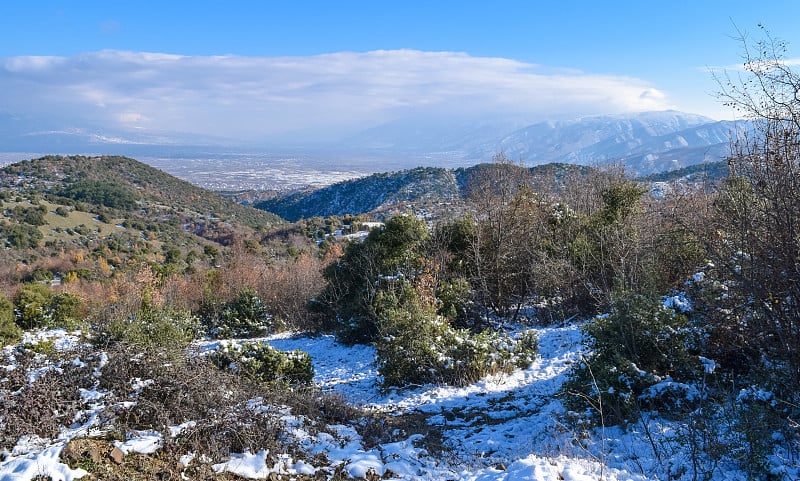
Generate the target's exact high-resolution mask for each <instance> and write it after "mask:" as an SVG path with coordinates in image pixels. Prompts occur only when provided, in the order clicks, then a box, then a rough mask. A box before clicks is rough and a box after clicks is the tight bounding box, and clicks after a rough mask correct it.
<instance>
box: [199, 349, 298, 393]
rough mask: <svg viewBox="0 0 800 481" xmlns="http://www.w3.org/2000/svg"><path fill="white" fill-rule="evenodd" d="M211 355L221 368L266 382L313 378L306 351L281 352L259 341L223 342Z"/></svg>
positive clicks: (292, 382) (212, 359)
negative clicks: (224, 343)
mask: <svg viewBox="0 0 800 481" xmlns="http://www.w3.org/2000/svg"><path fill="white" fill-rule="evenodd" d="M210 359H211V361H212V362H214V364H216V365H217V366H219V367H221V368H225V369H230V370H232V371H234V372H237V373H239V374H241V375H243V376H245V377H247V378H250V379H253V380H256V381H259V382H262V383H266V384H271V383H275V382H282V383H286V384H289V385H299V384H310V383H311V381H312V380H313V378H314V368H313V366H312V364H311V356H309V355H308V353H306V352H303V351H291V352H284V351H280V350H278V349H275V348H274V347H272V346H270V345H269V344H264V343H260V342H243V343H241V344H236V343H230V344H226V345H224V347H222V348H221V349H219V350H217V351H214V352H213V353H211V355H210Z"/></svg>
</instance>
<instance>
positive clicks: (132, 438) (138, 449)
mask: <svg viewBox="0 0 800 481" xmlns="http://www.w3.org/2000/svg"><path fill="white" fill-rule="evenodd" d="M127 438H128V440H127V441H125V442H121V441H115V442H114V446H116V447H118V448H119V449H120V450H121V451H122V452H123V453H125V454H129V453H139V454H152V453H154V452H156V451H158V450H159V449H161V447H162V446H163V445H164V440H163V439H162V438H161V434H160V433H158V432H156V431H131V432H129V433H128V434H127Z"/></svg>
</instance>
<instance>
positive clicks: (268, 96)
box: [0, 0, 800, 141]
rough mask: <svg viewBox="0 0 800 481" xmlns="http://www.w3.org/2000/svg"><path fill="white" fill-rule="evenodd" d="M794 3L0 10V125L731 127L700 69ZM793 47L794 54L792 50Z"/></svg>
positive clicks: (734, 60) (275, 135)
mask: <svg viewBox="0 0 800 481" xmlns="http://www.w3.org/2000/svg"><path fill="white" fill-rule="evenodd" d="M798 18H800V2H797V1H795V0H792V1H788V0H775V1H770V0H765V1H763V2H753V1H740V0H726V1H718V0H706V1H701V0H694V1H688V0H672V1H669V2H667V1H661V2H657V1H647V0H638V1H627V0H621V1H614V2H611V1H606V2H603V1H589V0H585V1H575V0H559V1H550V0H540V1H533V0H529V1H514V0H509V1H496V2H478V1H464V0H462V1H458V2H455V1H435V2H434V1H416V0H409V1H403V2H397V1H393V2H389V1H349V0H341V1H330V0H329V1H322V0H320V1H303V0H299V1H292V2H277V1H227V2H223V1H203V0H194V1H191V2H189V1H180V0H176V1H170V2H163V1H149V0H139V1H136V2H134V1H119V2H109V1H102V2H100V1H90V0H87V1H80V2H76V1H36V0H30V1H26V2H16V1H9V2H0V92H2V93H0V115H5V116H6V117H7V118H12V119H26V120H28V121H36V120H38V119H45V118H46V119H49V121H50V122H51V123H52V124H53V125H56V124H58V125H71V126H73V127H104V128H108V129H112V130H113V129H116V130H119V131H125V132H140V133H159V132H164V133H175V132H183V133H196V134H201V135H207V136H218V137H224V138H238V139H243V140H248V141H253V140H269V139H279V138H281V137H282V136H284V137H287V138H289V137H292V136H295V137H297V136H315V137H319V138H325V137H330V138H336V137H338V136H342V135H347V134H350V133H353V132H357V131H359V130H361V129H365V128H368V127H371V126H373V125H377V124H380V123H382V122H387V121H391V120H394V119H398V118H403V117H406V116H412V115H426V116H430V115H436V116H445V117H446V116H455V117H458V116H473V117H480V116H486V117H487V118H488V117H491V116H497V115H506V114H507V115H512V114H513V115H520V116H524V117H525V118H526V119H529V120H530V121H536V120H546V119H547V120H555V119H565V118H574V117H580V116H587V115H597V114H612V113H627V112H637V111H647V110H665V109H676V110H682V111H686V112H691V113H698V114H702V115H707V116H710V117H712V118H714V119H726V118H733V117H734V115H733V112H731V111H730V110H727V109H726V108H725V107H723V106H722V105H721V103H720V102H719V101H718V100H717V99H716V98H715V97H714V95H713V94H714V92H716V91H717V90H718V88H719V87H718V85H717V84H716V83H715V81H714V79H713V76H712V74H711V71H712V70H716V71H719V70H718V69H722V68H725V69H731V70H735V69H736V67H737V66H738V65H740V64H741V63H742V59H741V51H742V49H741V46H742V45H741V42H739V41H737V40H736V37H737V36H738V35H739V33H740V32H744V33H747V34H758V30H759V29H758V25H759V24H763V25H765V26H766V27H767V28H768V29H769V31H770V32H771V34H772V35H773V36H775V37H778V38H780V39H783V40H786V41H787V42H788V43H789V54H790V55H791V53H792V52H794V53H796V54H797V55H800V30H798V29H797V28H796V25H795V24H796V20H797V19H798ZM793 47H796V48H793Z"/></svg>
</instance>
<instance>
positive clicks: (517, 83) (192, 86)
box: [0, 50, 672, 139]
mask: <svg viewBox="0 0 800 481" xmlns="http://www.w3.org/2000/svg"><path fill="white" fill-rule="evenodd" d="M0 65H1V66H2V68H0V89H2V90H3V91H4V92H13V93H14V94H13V95H5V96H3V99H2V100H0V110H2V111H8V112H12V113H34V114H39V115H48V114H52V115H56V116H59V117H63V116H67V117H71V118H72V119H74V122H75V124H81V123H87V122H88V123H93V124H99V125H112V126H117V127H120V128H126V127H136V128H139V129H151V130H162V131H184V132H195V133H204V134H213V135H219V136H227V137H232V138H237V137H238V138H247V139H259V138H270V137H272V138H275V137H280V136H281V135H285V134H288V133H291V132H293V131H298V130H304V131H306V132H318V133H319V135H326V136H335V135H339V134H344V133H348V132H350V131H353V130H355V129H361V128H366V127H369V126H371V125H373V124H375V123H377V122H381V121H385V120H390V119H392V118H396V117H399V116H402V115H403V114H404V113H407V112H408V111H412V110H413V111H415V112H419V111H423V112H430V113H436V114H440V113H443V112H450V113H453V114H460V113H470V114H479V113H482V112H486V113H497V112H508V113H516V114H525V115H528V116H530V117H531V118H536V119H543V118H554V117H559V118H563V117H571V116H579V115H590V114H600V113H619V112H629V111H644V110H660V109H666V108H671V107H672V106H671V105H670V104H669V102H668V100H667V98H666V95H665V94H664V93H663V92H660V91H658V90H657V89H655V88H654V87H653V86H652V85H650V84H648V83H647V82H645V81H643V80H640V79H635V78H628V77H622V76H619V77H618V76H612V75H594V74H586V73H581V72H575V71H567V70H553V69H548V68H546V67H543V66H539V65H534V64H529V63H523V62H519V61H515V60H511V59H504V58H485V57H472V56H469V55H467V54H464V53H452V52H421V51H415V50H388V51H387V50H380V51H372V52H366V53H355V52H341V53H333V54H326V55H317V56H310V57H238V56H208V57H200V56H180V55H170V54H161V53H143V52H123V51H101V52H93V53H86V54H82V55H76V56H72V57H12V58H6V59H3V60H2V61H0Z"/></svg>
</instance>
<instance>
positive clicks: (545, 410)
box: [0, 325, 746, 481]
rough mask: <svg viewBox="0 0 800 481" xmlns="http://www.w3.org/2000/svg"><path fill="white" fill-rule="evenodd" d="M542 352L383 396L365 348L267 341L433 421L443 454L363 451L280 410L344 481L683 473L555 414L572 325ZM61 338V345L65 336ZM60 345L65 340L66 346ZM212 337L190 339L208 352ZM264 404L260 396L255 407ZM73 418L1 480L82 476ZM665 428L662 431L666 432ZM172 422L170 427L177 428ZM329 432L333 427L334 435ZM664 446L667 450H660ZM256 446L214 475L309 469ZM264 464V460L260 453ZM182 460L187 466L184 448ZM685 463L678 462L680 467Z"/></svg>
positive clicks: (372, 399) (12, 462)
mask: <svg viewBox="0 0 800 481" xmlns="http://www.w3.org/2000/svg"><path fill="white" fill-rule="evenodd" d="M538 334H539V357H538V359H537V361H536V362H534V363H533V364H532V365H531V366H530V367H529V368H528V369H526V370H520V371H517V372H514V373H512V374H511V375H503V376H497V377H492V378H488V379H485V380H483V381H481V382H478V383H476V384H473V385H470V386H467V387H463V388H453V387H441V386H420V387H417V388H413V389H407V390H402V391H393V392H388V393H383V392H381V391H380V390H379V388H378V381H379V377H378V373H377V372H376V370H375V368H374V366H373V364H372V361H373V359H374V351H373V349H372V348H370V347H366V346H355V347H346V346H343V345H340V344H338V343H336V341H335V340H334V338H333V337H331V336H321V337H314V338H310V337H287V336H276V337H272V338H269V339H267V340H266V342H269V343H270V344H271V345H273V346H274V347H276V348H279V349H283V350H294V349H301V350H303V351H306V352H308V353H310V355H311V356H312V359H313V362H314V369H315V379H314V381H315V383H316V384H318V385H319V386H320V387H322V388H323V389H325V390H330V391H334V392H338V393H340V394H342V395H343V396H344V397H345V398H346V399H347V400H348V401H350V402H351V403H353V404H356V405H359V406H362V407H364V408H367V409H372V410H375V411H379V412H381V413H384V414H387V415H401V414H413V413H416V414H419V415H420V416H424V417H425V418H426V419H427V422H428V423H429V424H430V425H433V426H435V427H437V428H440V429H441V432H442V441H441V442H442V444H443V445H444V448H445V449H444V451H443V452H444V453H445V454H444V455H442V454H436V455H434V454H433V453H429V452H428V451H426V450H425V449H423V448H422V447H421V446H423V445H424V443H421V442H420V441H423V440H422V439H421V437H422V435H419V434H413V433H408V434H407V435H403V433H399V436H397V437H396V439H400V441H396V442H392V443H389V444H384V445H380V446H377V447H374V448H370V449H367V448H365V447H364V443H363V441H362V438H361V437H360V436H359V434H358V433H357V432H356V429H355V428H354V427H353V426H333V427H331V430H330V432H317V433H315V434H312V433H310V432H309V431H307V430H306V428H305V426H304V423H303V420H302V419H300V418H297V417H295V416H293V415H292V414H291V413H290V412H288V411H287V412H284V413H283V421H284V424H285V426H286V430H287V433H288V434H289V435H290V436H293V437H294V438H295V439H296V440H297V441H298V443H299V444H300V445H301V446H303V447H304V448H305V450H306V451H307V452H308V453H325V455H326V457H327V459H328V460H329V461H330V463H331V464H332V465H338V466H340V467H341V468H342V469H341V470H342V471H343V472H346V473H349V474H350V475H351V476H353V477H365V476H368V475H369V476H372V475H375V474H377V475H386V476H395V477H400V478H402V479H419V480H451V479H452V480H455V479H460V480H472V481H495V480H497V481H512V480H515V481H526V480H537V481H551V480H552V481H556V480H567V481H571V480H581V481H582V480H587V481H588V480H597V479H607V480H646V479H647V480H649V479H667V478H669V477H670V476H672V477H674V478H675V479H687V480H688V479H692V477H693V473H692V472H691V471H690V470H686V469H684V468H685V466H683V467H682V464H684V463H688V460H687V459H686V457H685V453H684V450H683V449H682V447H681V446H680V445H679V443H678V444H676V445H675V446H673V450H672V451H669V454H670V457H669V458H668V459H663V458H662V459H659V460H656V459H655V456H653V449H652V448H651V445H650V444H649V443H648V442H647V438H646V436H645V435H644V434H642V433H640V432H637V430H636V429H635V428H634V429H630V430H629V431H628V432H621V431H620V430H619V429H611V428H609V429H607V430H598V431H596V432H595V435H594V436H593V437H591V438H582V441H581V442H579V441H578V440H579V438H581V436H580V434H577V433H573V432H570V430H569V429H567V428H566V427H565V426H563V425H562V424H561V423H560V422H559V414H560V413H562V411H563V408H562V406H561V402H560V401H559V400H558V399H557V397H554V395H555V394H556V393H557V392H558V390H559V387H560V386H561V384H562V383H563V382H564V380H565V375H566V372H567V371H568V369H569V367H570V365H571V364H573V363H574V362H576V360H577V359H579V357H580V356H581V350H582V344H581V332H580V329H579V327H578V326H576V325H569V326H565V327H548V328H542V329H539V330H538ZM62 338H64V339H66V341H69V338H68V337H64V336H62ZM66 341H64V342H66ZM215 346H216V343H206V344H203V345H201V346H199V348H200V350H208V349H214V348H215ZM84 396H85V397H86V400H87V402H88V401H91V400H96V403H95V404H91V403H90V404H89V406H94V407H93V408H92V407H90V408H89V409H88V411H90V412H89V414H91V410H92V409H95V410H99V409H101V406H102V397H103V393H97V392H86V393H85V394H84ZM262 408H263V409H266V407H262V406H261V405H260V401H259V400H254V401H253V406H252V409H253V410H254V412H255V411H257V410H258V409H262ZM87 419H88V421H86V422H85V423H84V424H82V425H80V426H73V427H71V428H65V429H64V430H63V432H62V435H61V436H60V437H59V439H56V440H50V441H44V440H37V439H22V440H20V442H19V443H18V445H17V447H15V448H14V450H13V451H12V452H6V453H4V460H3V461H2V462H1V463H0V480H2V481H22V480H31V479H33V478H34V477H35V476H37V475H44V476H45V477H46V476H50V477H51V478H52V479H59V480H61V479H63V480H71V479H77V478H80V477H82V476H84V475H85V474H86V473H85V472H84V471H82V470H80V469H78V470H71V469H69V468H68V467H67V466H66V465H64V464H61V463H60V462H59V461H58V456H59V453H60V450H61V449H63V446H64V445H65V443H66V441H68V440H69V439H70V438H71V437H74V436H79V435H80V436H83V435H87V434H89V435H91V429H92V416H88V417H87ZM665 426H666V428H665ZM652 427H653V428H658V429H662V430H664V429H667V428H668V424H666V423H663V422H661V421H660V420H657V419H656V420H652ZM180 429H181V427H180V426H177V427H175V430H176V431H177V430H180ZM331 433H333V434H331ZM160 445H161V439H160V438H159V435H158V434H155V433H148V432H137V433H130V434H129V440H128V441H126V442H124V443H122V442H120V443H118V447H120V449H122V450H123V451H125V452H130V451H134V452H143V453H146V452H153V451H154V450H157V449H159V447H160ZM664 452H666V451H664ZM274 454H275V453H273V456H268V453H267V452H265V451H262V452H257V453H241V454H238V455H234V456H233V457H232V458H231V459H230V460H228V461H227V462H224V463H220V464H217V465H214V469H215V470H216V471H217V472H222V471H229V472H232V473H236V474H239V475H241V476H245V477H249V478H265V477H267V475H268V474H269V473H272V472H277V473H284V474H313V473H314V472H315V471H316V470H317V469H318V467H315V466H312V465H310V464H307V463H306V462H304V461H297V460H293V459H291V458H290V457H288V456H282V457H280V461H279V462H277V463H276V462H274V459H275V456H274ZM268 460H271V461H268ZM185 461H186V463H190V462H192V459H191V457H190V456H188V453H187V457H186V459H185ZM682 469H683V470H682ZM711 479H746V476H745V475H744V473H741V472H736V471H731V470H727V469H725V467H724V466H719V467H717V468H716V469H715V470H714V471H713V472H712V473H711Z"/></svg>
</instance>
